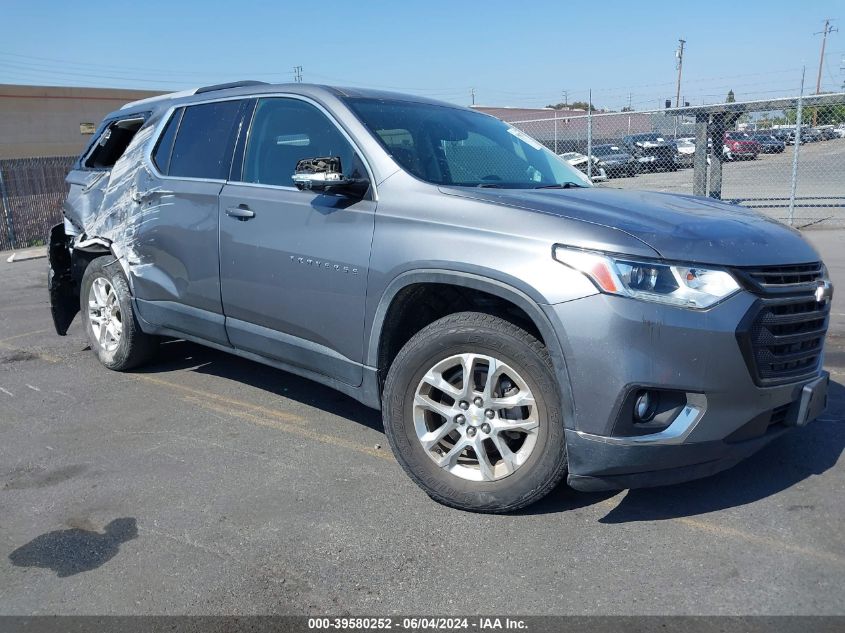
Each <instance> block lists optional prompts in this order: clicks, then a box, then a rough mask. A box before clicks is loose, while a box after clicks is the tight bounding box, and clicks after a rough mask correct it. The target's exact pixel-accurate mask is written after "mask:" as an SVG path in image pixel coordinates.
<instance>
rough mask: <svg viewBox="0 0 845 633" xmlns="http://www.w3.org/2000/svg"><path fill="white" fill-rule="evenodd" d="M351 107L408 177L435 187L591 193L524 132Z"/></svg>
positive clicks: (410, 111) (469, 115)
mask: <svg viewBox="0 0 845 633" xmlns="http://www.w3.org/2000/svg"><path fill="white" fill-rule="evenodd" d="M347 103H348V104H349V106H350V108H351V109H352V110H353V112H355V114H356V115H358V117H359V118H360V119H361V121H362V122H363V123H364V125H366V126H367V128H368V129H369V130H370V132H372V133H373V135H374V136H375V137H376V138H377V139H378V140H379V141H380V142H381V144H382V145H383V146H384V148H385V149H386V150H387V152H388V153H389V154H390V155H391V156H392V157H393V158H394V160H396V162H397V163H399V164H400V165H401V166H402V167H403V168H404V169H405V170H406V171H408V172H410V173H411V174H412V175H414V176H416V177H417V178H420V179H421V180H425V181H427V182H430V183H433V184H436V185H456V186H461V187H501V188H507V189H512V188H515V189H534V188H538V187H555V186H559V187H566V186H580V187H589V186H591V183H590V182H589V180H588V179H587V178H586V177H585V176H584V175H583V174H581V172H579V171H578V170H576V169H573V168H572V167H571V166H570V165H568V164H567V163H566V161H564V160H561V159H560V158H558V157H557V156H556V155H555V154H554V153H553V152H552V151H550V150H549V149H547V148H546V147H544V146H543V145H542V144H541V143H539V142H538V141H536V140H534V139H533V138H531V137H530V136H528V135H527V134H525V133H524V132H521V131H520V130H517V129H516V128H514V127H511V126H509V125H508V124H506V123H504V122H502V121H500V120H499V119H495V118H493V117H490V116H487V115H484V114H480V113H478V112H473V111H471V110H464V109H461V108H452V107H448V106H440V105H432V104H426V103H416V102H410V101H384V100H381V99H361V98H350V99H347Z"/></svg>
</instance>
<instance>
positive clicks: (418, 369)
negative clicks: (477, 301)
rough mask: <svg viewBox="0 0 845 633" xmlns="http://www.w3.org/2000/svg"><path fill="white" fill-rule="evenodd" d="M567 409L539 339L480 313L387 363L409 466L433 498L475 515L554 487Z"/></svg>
mask: <svg viewBox="0 0 845 633" xmlns="http://www.w3.org/2000/svg"><path fill="white" fill-rule="evenodd" d="M467 368H469V369H467ZM491 369H492V370H493V374H492V379H490V375H491ZM467 376H469V377H470V378H469V379H467V378H466V377H467ZM438 386H439V387H438ZM513 403H519V404H518V405H514V404H513ZM507 405H510V406H507ZM561 411H562V406H561V402H560V396H559V389H558V383H557V380H556V378H555V374H554V370H553V367H552V363H551V359H550V357H549V354H548V351H547V350H546V348H545V347H544V346H543V344H542V343H541V342H540V341H538V340H537V339H536V338H534V337H533V336H531V335H530V334H529V333H528V332H526V331H525V330H523V329H521V328H519V327H517V326H515V325H513V324H512V323H509V322H507V321H505V320H503V319H500V318H498V317H495V316H492V315H489V314H481V313H477V312H460V313H457V314H452V315H449V316H447V317H444V318H442V319H440V320H438V321H435V322H434V323H432V324H430V325H428V326H427V327H425V328H423V329H422V330H420V331H419V332H418V333H417V334H416V335H414V336H413V337H412V338H411V340H410V341H408V343H407V344H406V345H405V346H404V347H403V348H402V350H401V351H400V352H399V354H398V355H397V356H396V359H395V360H394V361H393V364H392V365H391V367H390V370H389V372H388V375H387V381H386V383H385V387H384V395H383V401H382V415H383V419H384V428H385V432H386V434H387V438H388V441H389V442H390V446H391V448H392V449H393V453H394V455H395V456H396V459H397V460H398V461H399V464H400V465H401V466H402V468H403V469H404V470H405V472H406V473H407V474H408V475H409V476H410V477H411V479H413V480H414V482H416V483H417V485H419V486H420V487H421V488H422V489H423V490H424V491H425V492H426V493H428V495H429V496H430V497H431V498H432V499H434V500H435V501H437V502H439V503H442V504H444V505H447V506H451V507H453V508H459V509H461V510H469V511H473V512H493V513H499V512H510V511H513V510H517V509H519V508H522V507H524V506H527V505H529V504H531V503H533V502H535V501H537V500H539V499H540V498H542V497H544V496H545V495H546V494H548V493H549V491H551V490H552V489H553V488H554V487H555V486H556V485H558V483H559V482H560V481H561V479H562V478H563V477H564V475H565V474H566V470H567V468H566V466H567V462H566V443H565V437H564V427H563V419H562V413H561ZM461 418H463V421H461V420H460V419H461Z"/></svg>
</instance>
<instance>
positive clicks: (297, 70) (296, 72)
mask: <svg viewBox="0 0 845 633" xmlns="http://www.w3.org/2000/svg"><path fill="white" fill-rule="evenodd" d="M293 80H294V81H295V82H296V83H298V84H301V83H302V66H294V67H293Z"/></svg>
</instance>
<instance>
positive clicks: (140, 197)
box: [132, 189, 176, 204]
mask: <svg viewBox="0 0 845 633" xmlns="http://www.w3.org/2000/svg"><path fill="white" fill-rule="evenodd" d="M175 193H176V192H175V191H166V190H164V189H150V190H149V191H143V192H141V191H138V190H137V189H135V190H133V191H132V202H135V203H136V204H141V203H142V202H144V200H148V199H150V198H152V197H153V196H172V195H174V194H175Z"/></svg>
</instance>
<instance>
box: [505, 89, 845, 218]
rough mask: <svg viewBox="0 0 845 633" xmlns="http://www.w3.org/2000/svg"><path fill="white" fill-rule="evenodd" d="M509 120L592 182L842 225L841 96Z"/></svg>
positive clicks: (844, 108)
mask: <svg viewBox="0 0 845 633" xmlns="http://www.w3.org/2000/svg"><path fill="white" fill-rule="evenodd" d="M509 123H510V124H511V125H513V126H515V127H517V128H519V129H521V130H522V131H524V132H525V133H527V134H529V135H531V136H532V137H534V138H535V139H536V140H537V141H539V142H541V143H543V144H544V145H545V146H546V147H548V148H549V149H551V150H552V151H554V152H555V153H556V154H559V155H561V156H562V157H563V158H565V159H566V160H567V161H569V162H570V164H572V165H573V166H575V167H577V168H578V169H580V170H581V171H583V172H584V173H588V174H589V175H590V177H591V178H592V179H593V181H594V182H595V183H596V184H597V185H599V186H607V187H619V188H623V189H647V190H655V191H667V192H675V193H685V194H697V195H709V196H711V197H714V198H721V199H722V200H725V201H727V202H734V203H737V204H742V205H745V206H747V207H751V208H754V209H757V210H759V211H761V212H763V213H765V214H767V215H769V216H770V217H772V218H775V219H777V220H780V221H782V222H786V223H788V224H791V225H793V226H796V227H808V226H817V227H841V226H845V94H834V95H820V96H817V95H813V96H809V97H796V98H794V99H777V100H769V101H764V102H748V103H724V104H716V105H708V106H702V107H686V108H676V109H667V110H652V111H640V112H614V113H605V112H591V113H587V112H585V113H584V114H583V115H581V114H579V115H576V116H571V112H568V113H566V116H564V114H563V113H559V112H557V111H553V110H549V111H548V113H544V114H543V116H542V117H541V118H532V119H526V120H517V121H509ZM697 135H698V138H697ZM705 138H706V139H707V141H706V142H707V151H706V154H705V153H704V152H700V153H699V156H700V158H699V160H700V164H699V165H698V166H696V165H695V163H696V147H697V146H699V145H701V144H702V142H703V141H704V139H705ZM588 154H590V155H591V156H592V158H591V160H587V155H588Z"/></svg>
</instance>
